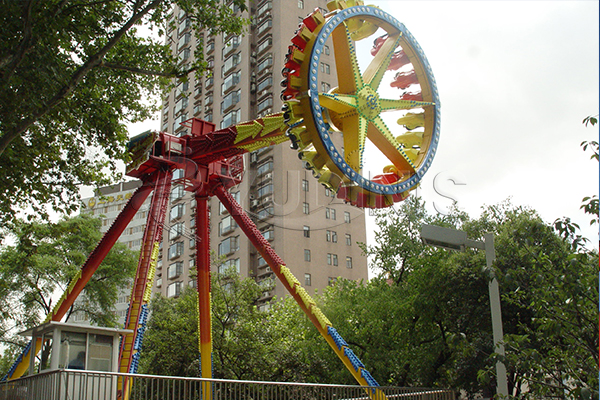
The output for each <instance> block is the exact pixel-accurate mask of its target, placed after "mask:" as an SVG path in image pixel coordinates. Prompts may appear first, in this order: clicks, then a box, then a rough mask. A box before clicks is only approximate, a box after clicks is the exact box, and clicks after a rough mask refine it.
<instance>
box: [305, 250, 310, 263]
mask: <svg viewBox="0 0 600 400" xmlns="http://www.w3.org/2000/svg"><path fill="white" fill-rule="evenodd" d="M304 261H310V250H309V249H304Z"/></svg>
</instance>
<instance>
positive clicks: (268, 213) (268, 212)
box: [256, 207, 275, 220]
mask: <svg viewBox="0 0 600 400" xmlns="http://www.w3.org/2000/svg"><path fill="white" fill-rule="evenodd" d="M274 212H275V210H274V209H273V207H267V208H263V209H262V210H260V211H259V212H257V213H256V217H257V218H258V219H259V220H263V219H266V218H269V217H272V216H273V215H274V214H273V213H274Z"/></svg>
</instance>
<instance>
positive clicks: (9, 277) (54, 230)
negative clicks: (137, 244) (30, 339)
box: [0, 214, 138, 361]
mask: <svg viewBox="0 0 600 400" xmlns="http://www.w3.org/2000/svg"><path fill="white" fill-rule="evenodd" d="M100 227H101V221H100V219H98V218H94V217H92V216H90V215H87V214H84V215H80V216H78V217H75V218H65V219H63V220H61V221H59V222H57V223H48V222H37V221H36V222H24V221H20V220H19V221H16V222H15V223H14V224H11V225H10V226H8V227H7V228H6V230H7V232H8V236H9V237H10V238H11V239H13V240H14V245H5V246H4V247H3V248H2V249H1V250H0V298H2V301H1V302H0V343H2V344H6V345H14V346H16V347H20V346H21V345H23V340H22V338H20V337H15V336H14V334H15V333H16V332H19V331H22V330H25V329H27V328H30V327H32V326H34V325H37V324H39V323H40V322H41V321H42V320H43V319H44V317H45V316H46V315H47V314H48V313H49V312H50V311H51V310H52V308H53V306H54V305H53V303H52V298H53V297H55V295H56V294H58V295H60V294H62V292H64V290H65V289H66V287H67V285H68V284H69V282H70V281H71V278H72V277H73V276H75V274H76V273H77V272H78V271H79V270H80V269H81V267H82V265H83V264H84V263H85V261H86V260H87V258H88V256H89V254H90V253H91V252H92V250H93V249H94V248H95V247H96V245H97V244H98V242H99V241H100V239H101V238H102V233H101V232H100ZM137 258H138V257H137V252H134V251H131V250H129V249H128V248H127V247H126V246H125V245H124V244H122V243H117V244H116V245H115V246H114V247H113V249H112V250H111V251H110V252H109V253H108V255H107V256H106V258H105V259H104V261H103V262H102V264H101V265H100V266H99V267H98V270H97V271H96V273H95V274H94V276H93V277H92V279H91V280H90V281H89V283H88V285H87V286H86V287H85V289H84V290H83V292H82V294H81V295H80V297H81V299H82V300H83V301H82V302H78V303H77V304H75V305H74V306H73V307H71V309H70V310H69V313H68V314H67V317H66V320H68V318H69V316H70V315H71V314H72V313H73V312H77V311H79V312H82V313H83V314H84V315H86V316H87V317H88V319H89V320H90V321H91V322H93V323H96V324H98V325H103V326H114V325H115V323H116V320H117V317H116V315H115V313H114V304H115V303H116V301H117V296H118V290H119V288H120V287H123V286H126V285H129V283H130V281H131V279H132V278H133V274H134V273H135V269H136V266H137ZM5 356H6V354H5ZM13 361H14V358H13Z"/></svg>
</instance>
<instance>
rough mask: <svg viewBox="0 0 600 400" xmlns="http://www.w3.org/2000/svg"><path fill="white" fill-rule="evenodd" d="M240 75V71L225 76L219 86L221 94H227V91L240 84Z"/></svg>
mask: <svg viewBox="0 0 600 400" xmlns="http://www.w3.org/2000/svg"><path fill="white" fill-rule="evenodd" d="M241 74H242V72H241V71H236V72H233V73H232V74H230V75H227V76H226V77H225V79H224V80H223V83H222V84H221V94H225V93H227V91H228V90H229V89H231V88H232V87H234V86H235V85H237V84H238V83H240V76H241Z"/></svg>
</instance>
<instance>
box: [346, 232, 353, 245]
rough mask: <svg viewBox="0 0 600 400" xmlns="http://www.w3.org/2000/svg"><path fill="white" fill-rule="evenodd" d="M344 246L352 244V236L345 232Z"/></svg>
mask: <svg viewBox="0 0 600 400" xmlns="http://www.w3.org/2000/svg"><path fill="white" fill-rule="evenodd" d="M346 246H352V236H350V234H349V233H346Z"/></svg>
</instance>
